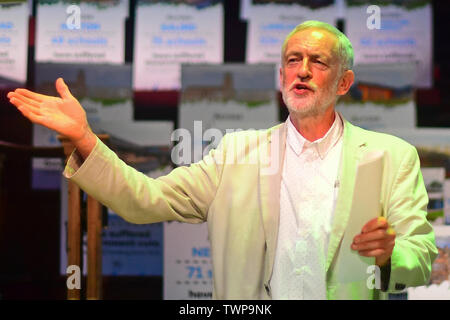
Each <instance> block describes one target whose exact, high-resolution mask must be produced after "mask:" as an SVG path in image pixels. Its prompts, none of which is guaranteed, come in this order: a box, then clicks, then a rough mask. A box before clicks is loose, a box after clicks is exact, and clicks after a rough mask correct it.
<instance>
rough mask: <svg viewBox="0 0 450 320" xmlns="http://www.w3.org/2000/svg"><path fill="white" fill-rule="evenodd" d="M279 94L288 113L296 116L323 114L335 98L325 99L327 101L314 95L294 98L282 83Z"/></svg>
mask: <svg viewBox="0 0 450 320" xmlns="http://www.w3.org/2000/svg"><path fill="white" fill-rule="evenodd" d="M281 95H282V97H283V101H284V104H285V105H286V107H287V108H288V110H289V114H293V115H295V116H296V117H297V118H299V119H302V118H307V117H317V116H319V115H321V114H324V113H325V111H326V110H327V109H328V108H329V106H330V105H331V104H335V103H336V100H335V101H334V103H333V101H332V100H331V101H329V102H328V101H327V102H328V103H321V102H323V101H319V98H318V97H317V96H316V95H314V97H312V99H311V98H310V99H308V98H307V99H296V98H295V95H294V94H293V93H290V92H289V90H288V89H286V87H285V86H284V85H283V87H282V88H281Z"/></svg>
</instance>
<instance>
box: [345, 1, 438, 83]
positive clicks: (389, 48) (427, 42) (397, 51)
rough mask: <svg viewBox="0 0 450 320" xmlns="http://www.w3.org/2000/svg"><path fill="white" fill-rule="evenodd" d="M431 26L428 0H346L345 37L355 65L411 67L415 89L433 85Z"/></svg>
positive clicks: (430, 10) (429, 2)
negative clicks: (383, 64)
mask: <svg viewBox="0 0 450 320" xmlns="http://www.w3.org/2000/svg"><path fill="white" fill-rule="evenodd" d="M369 6H371V7H370V8H369V9H368V7H369ZM367 10H369V12H367ZM432 26H433V18H432V8H431V1H429V0H400V1H393V2H389V1H383V0H375V1H374V0H366V1H365V0H346V34H347V37H348V38H349V39H350V41H351V42H352V45H353V50H354V54H355V64H369V63H376V64H380V63H409V64H412V65H414V66H415V72H414V75H413V84H414V86H415V87H422V88H429V87H431V86H432V85H433V84H432V60H433V54H432V47H433V29H432Z"/></svg>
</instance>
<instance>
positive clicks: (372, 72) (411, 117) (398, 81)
mask: <svg viewBox="0 0 450 320" xmlns="http://www.w3.org/2000/svg"><path fill="white" fill-rule="evenodd" d="M353 71H354V73H355V82H354V83H353V85H352V87H351V88H350V90H349V92H348V93H347V94H346V95H345V96H343V97H341V98H340V99H339V100H338V103H337V105H336V110H337V111H340V112H341V113H342V115H343V116H344V117H345V118H346V119H347V120H348V121H350V122H351V123H353V124H355V125H357V126H360V127H363V128H365V129H371V130H384V129H388V128H414V127H415V126H416V104H415V101H414V89H413V83H412V80H413V76H414V72H415V70H414V66H412V65H410V64H369V65H367V64H366V65H356V66H355V67H354V68H353Z"/></svg>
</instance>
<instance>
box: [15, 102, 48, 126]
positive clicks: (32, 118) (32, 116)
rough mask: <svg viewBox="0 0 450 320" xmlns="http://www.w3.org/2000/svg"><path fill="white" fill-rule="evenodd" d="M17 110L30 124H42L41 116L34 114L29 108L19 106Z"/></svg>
mask: <svg viewBox="0 0 450 320" xmlns="http://www.w3.org/2000/svg"><path fill="white" fill-rule="evenodd" d="M17 109H18V110H19V111H20V112H21V113H22V114H23V115H24V116H25V117H26V118H28V119H29V120H30V121H31V122H33V123H37V124H42V118H43V117H42V116H41V115H38V114H35V113H34V112H33V111H31V110H30V108H28V107H26V106H19V107H17Z"/></svg>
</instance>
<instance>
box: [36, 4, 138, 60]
mask: <svg viewBox="0 0 450 320" xmlns="http://www.w3.org/2000/svg"><path fill="white" fill-rule="evenodd" d="M128 11H129V4H128V0H105V1H102V0H94V1H75V2H74V1H67V0H38V3H37V9H36V58H35V59H36V61H37V62H68V63H111V64H121V63H124V61H125V19H126V17H127V16H128Z"/></svg>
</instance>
